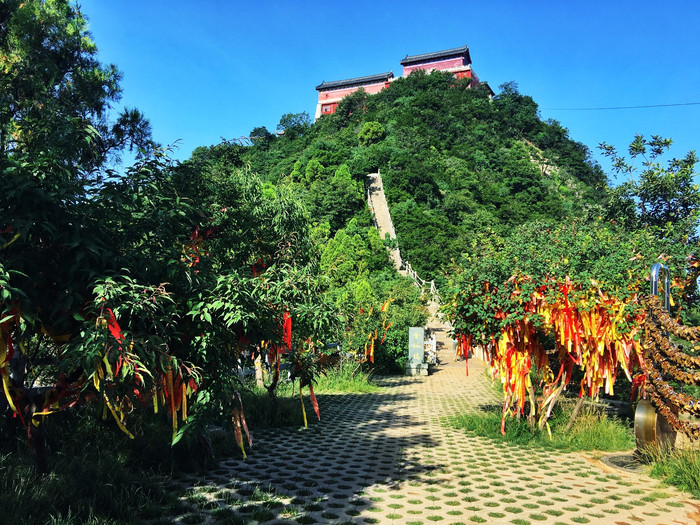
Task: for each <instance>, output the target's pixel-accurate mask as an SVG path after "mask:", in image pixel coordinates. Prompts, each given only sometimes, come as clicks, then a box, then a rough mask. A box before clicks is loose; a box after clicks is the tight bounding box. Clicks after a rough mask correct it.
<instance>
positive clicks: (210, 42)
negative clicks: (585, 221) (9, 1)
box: [80, 0, 700, 159]
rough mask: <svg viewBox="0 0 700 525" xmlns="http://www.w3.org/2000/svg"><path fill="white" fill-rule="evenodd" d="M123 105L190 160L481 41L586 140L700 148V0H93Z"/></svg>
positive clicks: (477, 65) (476, 55)
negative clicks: (360, 83) (406, 61)
mask: <svg viewBox="0 0 700 525" xmlns="http://www.w3.org/2000/svg"><path fill="white" fill-rule="evenodd" d="M80 4H81V8H82V11H83V12H84V13H85V15H86V16H87V17H88V19H89V21H90V30H91V32H92V34H93V37H94V40H95V42H96V43H97V46H98V48H99V50H100V57H101V59H102V60H103V61H104V62H111V63H114V64H116V65H117V66H118V67H119V69H120V70H121V71H122V73H123V81H122V87H123V90H124V94H123V98H122V104H124V105H127V106H130V107H138V108H139V109H141V110H142V111H143V112H144V113H145V114H146V116H147V117H148V118H149V119H150V120H151V123H152V126H153V132H154V137H155V139H156V140H158V141H159V142H161V143H164V144H170V143H173V142H175V141H176V140H179V141H180V143H179V149H178V150H177V151H176V154H175V157H176V158H179V159H185V158H187V157H188V156H189V154H190V153H191V151H192V150H193V149H194V148H195V147H197V146H201V145H210V144H215V143H218V142H219V141H220V138H221V137H224V138H227V139H231V138H235V137H239V136H241V135H247V134H248V132H249V131H250V130H251V129H253V128H254V127H256V126H262V125H264V126H267V127H268V129H270V130H271V131H274V129H275V128H276V126H277V123H278V122H279V119H280V116H282V115H283V114H284V113H298V112H302V111H306V112H308V113H309V114H310V115H311V116H313V114H314V110H315V107H316V100H317V92H316V91H315V89H314V88H315V86H316V85H318V84H319V83H320V82H321V81H323V80H327V81H330V80H339V79H344V78H352V77H357V76H362V75H367V74H374V73H381V72H384V71H389V70H393V71H394V74H395V75H396V76H399V75H400V74H401V66H400V64H399V62H400V60H401V59H402V58H403V57H404V56H406V55H407V54H410V55H413V54H420V53H427V52H431V51H439V50H442V49H448V48H452V47H459V46H462V45H464V44H468V45H469V48H470V51H471V56H472V61H473V67H474V70H475V71H476V73H477V74H478V75H479V77H480V78H481V79H482V80H487V81H488V82H489V84H490V85H491V86H492V87H493V88H494V89H495V90H496V91H498V89H497V88H498V86H499V85H500V84H502V83H504V82H508V81H511V80H512V81H515V82H516V83H517V84H518V86H519V89H520V92H521V93H523V94H527V95H531V96H532V97H533V98H534V100H535V101H536V102H537V103H538V104H539V106H540V111H541V114H542V117H543V118H554V119H557V120H558V121H560V122H561V123H562V124H563V125H564V126H565V127H567V128H568V129H569V130H570V134H571V136H572V138H574V139H575V140H578V141H580V142H583V143H584V144H586V145H587V146H589V147H590V148H592V149H593V150H594V153H595V156H596V158H600V155H599V154H598V153H597V150H596V149H595V147H596V146H597V144H598V143H599V142H601V141H607V142H608V143H611V144H613V145H615V146H617V147H618V148H620V149H625V148H626V146H627V144H629V142H630V141H631V140H632V139H633V137H634V135H635V133H641V134H644V135H647V136H649V135H652V134H657V135H662V136H664V137H671V138H672V139H673V140H674V146H673V148H672V150H671V152H672V154H673V155H674V156H683V155H685V153H687V151H689V150H691V149H695V150H697V151H698V152H699V153H700V105H697V104H696V105H685V106H678V107H662V108H644V109H621V110H600V111H592V110H581V111H565V110H563V109H559V108H598V107H617V106H646V105H658V104H688V103H700V63H699V61H700V38H698V36H697V35H698V29H699V28H700V2H697V1H694V0H688V1H674V2H666V3H664V4H662V3H661V2H651V1H647V0H641V1H636V2H631V1H629V2H628V1H611V0H608V1H595V0H594V1H588V2H568V1H551V2H534V1H530V2H524V1H500V2H499V1H491V2H483V1H479V2H474V1H461V2H447V1H441V0H434V1H431V2H419V1H412V0H407V1H403V2H369V1H365V0H359V1H354V2H351V3H343V4H341V3H339V2H315V1H309V2H300V1H298V2H291V1H288V2H272V1H266V0H260V1H258V2H249V1H248V2H239V1H213V0H199V1H193V0H187V1H186V0H169V1H167V2H166V1H161V0H149V1H142V0H141V1H135V0H120V1H118V2H117V1H106V0H83V1H82V2H80Z"/></svg>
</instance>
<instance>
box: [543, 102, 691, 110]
mask: <svg viewBox="0 0 700 525" xmlns="http://www.w3.org/2000/svg"><path fill="white" fill-rule="evenodd" d="M672 106H700V102H681V103H679V104H650V105H648V106H612V107H607V108H540V109H546V110H549V111H604V110H610V109H644V108H669V107H672Z"/></svg>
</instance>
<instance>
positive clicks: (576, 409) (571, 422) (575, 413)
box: [564, 396, 586, 433]
mask: <svg viewBox="0 0 700 525" xmlns="http://www.w3.org/2000/svg"><path fill="white" fill-rule="evenodd" d="M585 399H586V398H585V397H584V396H581V397H579V398H578V401H576V406H575V407H574V411H573V412H572V413H571V417H570V418H569V422H568V423H567V424H566V428H565V429H564V432H565V433H568V432H569V430H571V427H573V426H574V420H575V419H576V416H578V413H579V411H580V410H581V407H582V406H583V401H584V400H585Z"/></svg>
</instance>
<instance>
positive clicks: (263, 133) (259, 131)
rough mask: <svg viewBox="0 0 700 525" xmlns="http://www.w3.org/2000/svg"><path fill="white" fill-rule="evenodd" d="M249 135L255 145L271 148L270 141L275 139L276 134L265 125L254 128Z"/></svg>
mask: <svg viewBox="0 0 700 525" xmlns="http://www.w3.org/2000/svg"><path fill="white" fill-rule="evenodd" d="M249 135H250V140H251V141H252V142H253V145H254V146H258V147H260V148H262V149H267V148H269V147H270V143H271V142H272V141H273V140H274V139H275V135H274V134H272V133H270V132H269V131H268V130H267V128H266V127H265V126H260V127H256V128H253V129H252V130H251V132H250V134H249Z"/></svg>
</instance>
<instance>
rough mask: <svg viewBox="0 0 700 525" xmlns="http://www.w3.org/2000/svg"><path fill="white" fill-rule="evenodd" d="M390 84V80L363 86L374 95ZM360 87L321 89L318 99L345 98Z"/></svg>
mask: <svg viewBox="0 0 700 525" xmlns="http://www.w3.org/2000/svg"><path fill="white" fill-rule="evenodd" d="M388 85H389V83H388V82H380V83H378V84H370V85H368V86H361V87H362V89H364V90H365V91H366V92H367V93H369V94H370V95H374V94H375V93H379V92H380V91H381V90H382V89H384V88H385V87H387V86H388ZM358 89H360V88H359V87H358V86H353V87H349V88H344V89H333V90H330V91H319V93H318V101H319V102H326V101H331V100H340V99H341V98H345V97H347V96H348V95H350V94H351V93H354V92H355V91H357V90H358Z"/></svg>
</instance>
